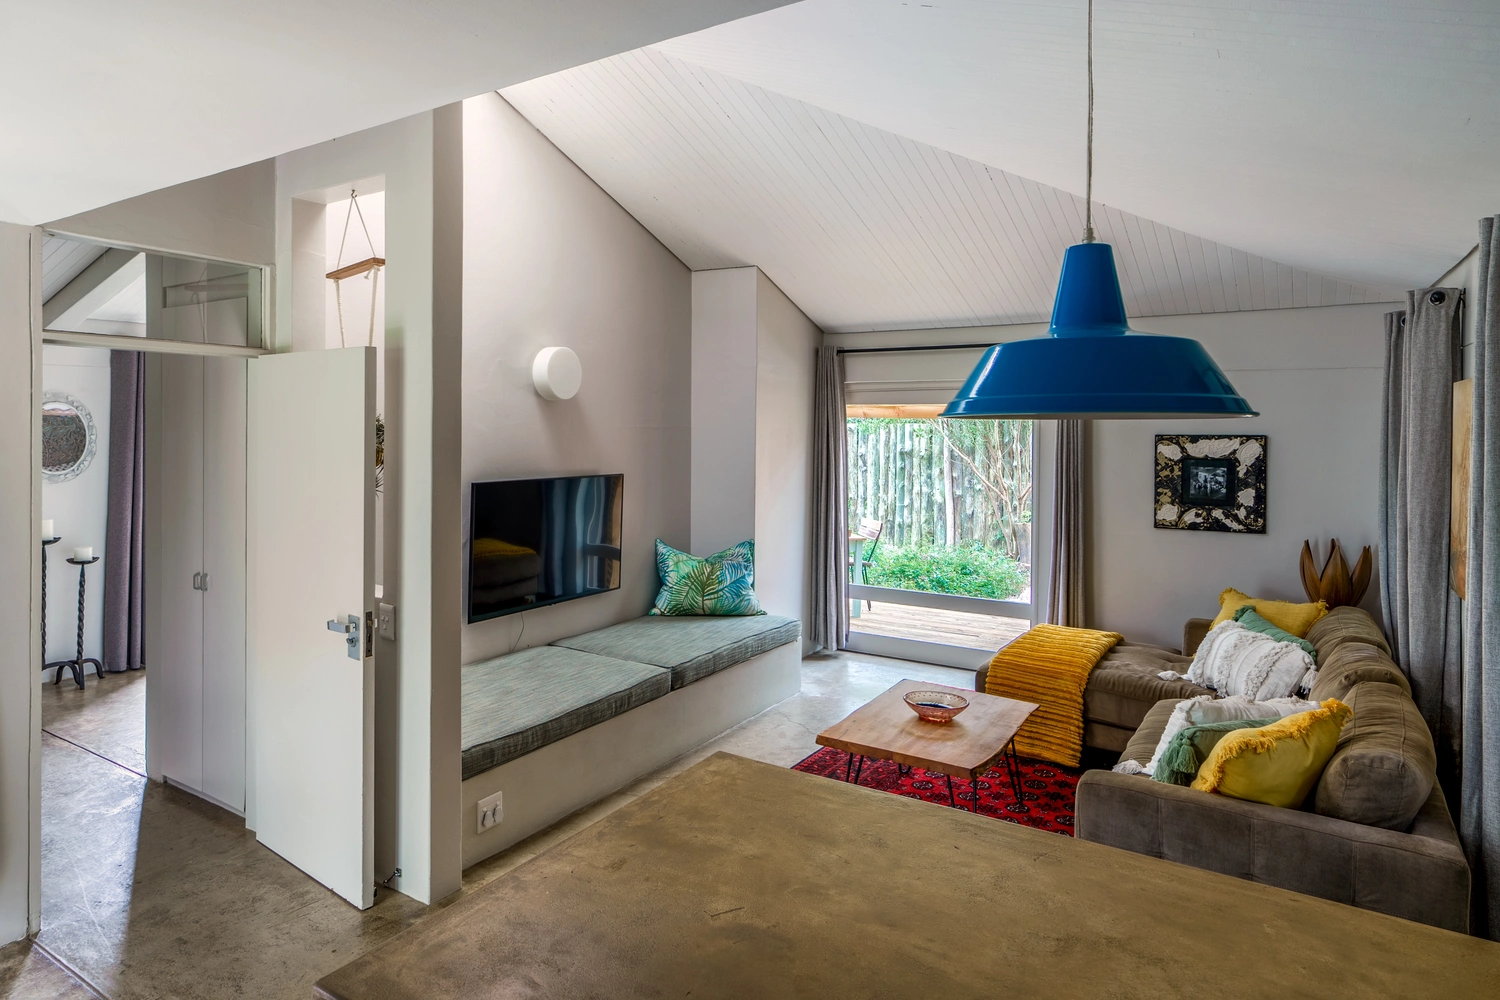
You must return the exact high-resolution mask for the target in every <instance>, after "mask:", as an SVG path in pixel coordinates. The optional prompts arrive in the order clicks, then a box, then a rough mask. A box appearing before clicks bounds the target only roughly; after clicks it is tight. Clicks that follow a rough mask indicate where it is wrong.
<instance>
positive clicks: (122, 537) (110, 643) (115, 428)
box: [104, 351, 146, 673]
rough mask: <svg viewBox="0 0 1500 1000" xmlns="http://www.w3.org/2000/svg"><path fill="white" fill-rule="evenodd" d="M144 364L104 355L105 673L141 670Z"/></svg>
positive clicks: (122, 354) (141, 359) (127, 354)
mask: <svg viewBox="0 0 1500 1000" xmlns="http://www.w3.org/2000/svg"><path fill="white" fill-rule="evenodd" d="M145 374H146V361H145V356H144V355H142V354H141V352H139V351H111V352H110V356H109V516H108V519H107V521H106V526H105V535H104V554H105V560H104V669H106V670H108V671H110V672H112V673H123V672H124V671H126V670H141V669H143V668H144V667H145V666H146V660H145V655H144V651H143V650H142V648H141V633H142V629H143V627H144V622H143V621H142V610H141V599H142V593H143V586H144V583H143V580H142V572H141V562H142V549H143V546H142V540H141V538H142V530H141V529H142V525H143V523H144V520H145V500H144V496H145V488H146V475H145V464H144V461H143V459H144V452H145V441H146V437H145V435H146V384H145Z"/></svg>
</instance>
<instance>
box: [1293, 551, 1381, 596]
mask: <svg viewBox="0 0 1500 1000" xmlns="http://www.w3.org/2000/svg"><path fill="white" fill-rule="evenodd" d="M1374 568H1375V562H1374V557H1373V556H1371V554H1370V547H1369V546H1368V545H1366V546H1365V549H1364V551H1363V552H1361V553H1360V554H1359V561H1358V562H1356V563H1355V564H1354V573H1353V574H1352V575H1351V574H1350V572H1349V564H1348V563H1347V562H1345V561H1344V553H1343V551H1342V550H1341V549H1340V548H1339V542H1338V539H1336V538H1335V539H1333V540H1332V541H1331V542H1330V543H1329V546H1328V559H1327V560H1326V561H1325V562H1324V563H1323V572H1321V573H1319V572H1318V570H1317V568H1316V567H1315V566H1314V565H1313V554H1312V543H1311V542H1306V541H1304V542H1303V543H1302V589H1303V590H1305V591H1307V599H1308V600H1309V601H1323V602H1324V603H1326V604H1327V605H1328V606H1329V607H1330V608H1338V607H1343V606H1345V605H1351V604H1358V603H1359V602H1360V600H1361V599H1362V598H1363V597H1364V596H1365V591H1366V590H1368V589H1369V587H1370V573H1371V571H1372V570H1373V569H1374Z"/></svg>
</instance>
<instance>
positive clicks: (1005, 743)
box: [818, 680, 1037, 812]
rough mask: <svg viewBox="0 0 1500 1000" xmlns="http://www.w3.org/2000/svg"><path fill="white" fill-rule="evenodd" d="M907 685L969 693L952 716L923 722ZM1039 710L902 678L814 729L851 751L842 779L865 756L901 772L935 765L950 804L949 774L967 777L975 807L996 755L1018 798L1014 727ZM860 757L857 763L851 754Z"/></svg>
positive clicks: (826, 742) (827, 742) (823, 739)
mask: <svg viewBox="0 0 1500 1000" xmlns="http://www.w3.org/2000/svg"><path fill="white" fill-rule="evenodd" d="M908 691H951V692H953V693H954V694H960V695H963V696H964V697H965V698H967V699H969V707H968V708H966V709H964V711H963V713H962V714H960V715H959V716H958V717H957V718H956V719H954V720H953V721H952V722H927V721H924V720H922V719H919V718H917V713H915V712H913V711H912V710H911V707H910V706H909V705H907V704H906V702H905V701H903V700H902V696H903V695H905V694H906V692H908ZM1036 710H1037V706H1036V705H1033V704H1032V703H1031V702H1029V701H1012V700H1011V699H1010V698H997V697H996V696H994V695H992V694H982V693H980V692H978V691H966V690H964V689H963V688H956V687H949V686H947V685H945V684H933V683H931V682H929V681H913V680H903V681H898V682H897V683H895V684H893V685H891V687H890V689H889V690H887V691H886V692H885V693H883V694H881V695H880V696H879V697H877V698H876V699H875V700H874V701H871V702H870V703H869V704H867V705H864V706H862V707H861V708H858V709H856V710H855V711H854V713H853V714H851V715H849V716H848V717H847V718H845V719H844V720H843V721H841V722H836V723H834V724H833V725H832V726H829V727H828V728H827V729H825V730H823V731H822V732H821V733H819V734H818V745H819V746H825V747H832V748H833V749H835V750H842V751H844V752H845V753H847V754H848V755H849V764H848V766H847V767H845V769H844V780H845V781H849V780H850V773H851V771H852V772H853V781H854V783H855V784H858V783H859V773H860V771H861V770H863V769H864V765H865V758H866V757H874V758H875V759H876V760H889V761H894V762H895V763H896V767H897V768H898V769H899V770H900V771H901V773H902V774H906V773H908V772H909V771H910V770H911V768H913V767H921V768H925V769H926V770H928V771H937V772H938V773H939V774H942V775H943V776H944V777H946V778H947V779H948V804H949V805H953V806H956V805H958V799H957V798H956V797H955V796H954V794H953V779H954V778H968V779H969V787H970V788H971V789H972V790H973V792H974V811H975V812H978V811H979V788H978V785H977V784H976V782H977V781H978V780H979V776H980V775H982V774H984V772H986V771H988V770H989V769H990V768H991V767H993V766H994V765H995V763H996V762H998V761H1002V760H1003V761H1004V763H1005V771H1006V775H1007V776H1008V777H1009V778H1010V790H1011V793H1012V794H1013V795H1014V796H1015V797H1016V803H1017V804H1020V803H1021V802H1022V799H1021V766H1020V763H1019V762H1018V761H1017V760H1016V744H1015V736H1016V731H1017V730H1019V729H1020V728H1021V726H1022V724H1023V723H1025V721H1026V719H1027V717H1028V716H1030V715H1031V713H1032V712H1035V711H1036ZM855 757H858V758H859V764H858V766H856V765H855V762H854V758H855Z"/></svg>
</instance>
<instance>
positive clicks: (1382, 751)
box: [1313, 681, 1437, 830]
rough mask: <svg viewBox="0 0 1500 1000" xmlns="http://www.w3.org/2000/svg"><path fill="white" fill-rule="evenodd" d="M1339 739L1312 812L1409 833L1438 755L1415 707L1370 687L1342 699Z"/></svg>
mask: <svg viewBox="0 0 1500 1000" xmlns="http://www.w3.org/2000/svg"><path fill="white" fill-rule="evenodd" d="M1344 701H1345V702H1346V703H1347V704H1348V706H1349V707H1350V708H1351V709H1353V710H1354V718H1353V720H1352V721H1350V723H1349V724H1348V725H1347V726H1345V727H1344V731H1343V732H1342V733H1340V734H1339V742H1338V748H1337V749H1336V750H1334V752H1333V758H1332V759H1331V760H1329V762H1328V767H1327V768H1326V769H1324V771H1323V780H1322V781H1321V782H1319V783H1318V790H1317V794H1316V796H1315V797H1314V799H1313V808H1314V809H1315V810H1317V811H1318V812H1319V813H1321V814H1322V815H1324V816H1333V817H1335V818H1337V819H1346V820H1349V821H1350V822H1352V823H1364V824H1366V825H1367V826H1380V827H1384V828H1385V829H1387V830H1405V829H1406V828H1407V827H1409V826H1411V823H1412V820H1414V819H1415V818H1416V816H1417V813H1418V812H1419V811H1420V810H1421V808H1422V804H1423V803H1424V802H1426V801H1427V796H1428V795H1430V794H1431V793H1432V786H1433V784H1434V783H1436V781H1437V751H1436V750H1435V749H1434V748H1433V744H1432V734H1431V732H1429V731H1428V729H1427V723H1426V722H1424V721H1423V720H1422V713H1421V712H1419V711H1417V706H1416V703H1414V702H1413V701H1412V700H1411V698H1410V697H1408V696H1407V695H1406V694H1405V693H1404V692H1403V691H1402V690H1401V689H1400V688H1398V687H1396V686H1395V685H1394V684H1383V683H1379V682H1374V681H1366V682H1365V683H1363V684H1356V685H1354V689H1353V690H1352V691H1350V692H1349V694H1348V696H1347V697H1346V698H1345V699H1344Z"/></svg>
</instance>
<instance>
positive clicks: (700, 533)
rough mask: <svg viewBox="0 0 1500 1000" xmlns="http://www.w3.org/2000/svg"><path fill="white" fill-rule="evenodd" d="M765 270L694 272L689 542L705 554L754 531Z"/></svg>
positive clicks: (700, 554)
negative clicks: (760, 325)
mask: <svg viewBox="0 0 1500 1000" xmlns="http://www.w3.org/2000/svg"><path fill="white" fill-rule="evenodd" d="M759 275H760V272H759V271H757V270H756V269H755V268H753V267H735V268H722V269H720V270H717V271H695V272H694V273H693V348H692V350H693V374H692V395H693V466H692V468H693V490H692V525H693V527H692V541H691V543H690V545H689V547H690V549H691V550H692V552H693V553H694V554H695V555H699V556H706V555H709V554H711V553H714V552H719V551H721V550H723V549H725V548H727V547H728V546H730V545H734V544H735V543H737V542H742V541H744V540H745V539H747V538H755V537H756V527H757V525H756V520H757V518H756V510H757V495H756V485H757V479H758V476H757V469H756V463H757V458H758V454H759V450H758V447H757V438H756V421H757V420H758V418H759V404H760V400H759V399H758V395H757V392H756V379H757V364H758V362H757V356H756V355H757V341H758V339H759V331H758V329H757V323H756V311H757V304H758V301H759V294H758V288H757V283H758V278H759ZM757 568H758V567H757Z"/></svg>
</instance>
